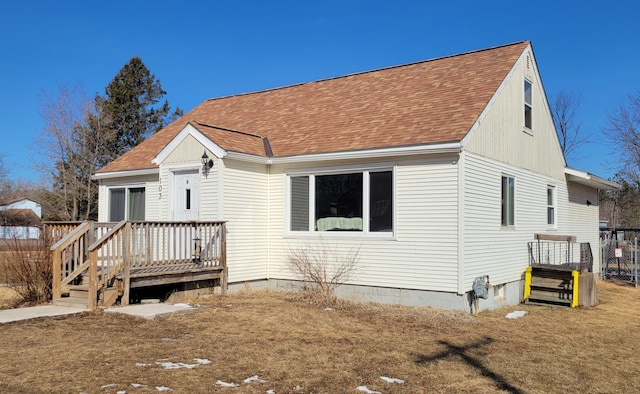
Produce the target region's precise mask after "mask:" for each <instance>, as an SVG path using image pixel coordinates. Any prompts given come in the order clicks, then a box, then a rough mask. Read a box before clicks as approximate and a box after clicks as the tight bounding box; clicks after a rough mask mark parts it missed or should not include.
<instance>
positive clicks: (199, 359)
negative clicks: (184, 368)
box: [193, 358, 211, 365]
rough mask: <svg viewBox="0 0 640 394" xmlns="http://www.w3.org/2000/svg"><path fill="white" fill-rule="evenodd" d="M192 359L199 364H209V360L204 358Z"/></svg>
mask: <svg viewBox="0 0 640 394" xmlns="http://www.w3.org/2000/svg"><path fill="white" fill-rule="evenodd" d="M193 361H195V362H196V363H198V364H200V365H206V364H211V360H207V359H206V358H194V359H193Z"/></svg>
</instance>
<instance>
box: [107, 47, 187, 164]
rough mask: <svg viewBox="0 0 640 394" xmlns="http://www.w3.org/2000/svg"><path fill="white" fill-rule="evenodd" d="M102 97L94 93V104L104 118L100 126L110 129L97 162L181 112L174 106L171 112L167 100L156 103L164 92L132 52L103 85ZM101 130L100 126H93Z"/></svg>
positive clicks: (157, 81)
mask: <svg viewBox="0 0 640 394" xmlns="http://www.w3.org/2000/svg"><path fill="white" fill-rule="evenodd" d="M105 93H106V97H99V96H98V97H96V103H95V107H96V109H98V111H99V112H100V115H99V116H100V117H102V119H105V120H107V121H106V124H104V125H103V127H106V128H107V129H108V130H110V133H109V134H110V136H111V137H110V138H109V140H110V141H109V143H108V144H107V145H106V146H107V148H108V149H107V155H108V157H106V158H105V159H104V160H101V163H100V164H103V165H104V164H106V162H108V161H110V160H112V159H114V158H116V157H118V156H120V155H121V154H123V153H124V152H126V151H128V150H130V149H131V148H133V147H134V146H136V145H138V144H139V143H141V142H142V141H144V140H145V139H146V138H148V137H149V136H150V135H152V134H154V133H156V132H157V131H159V130H160V129H162V128H163V127H164V126H166V125H167V124H168V123H170V122H171V121H173V120H174V119H176V118H178V117H179V116H182V110H181V109H180V108H177V109H176V110H175V111H174V112H173V113H172V114H171V115H169V113H170V106H169V102H168V101H166V100H165V101H164V102H163V103H161V104H159V103H160V100H161V98H162V97H163V96H164V95H165V94H166V92H165V91H164V90H163V89H162V86H161V84H160V81H159V80H158V79H156V77H155V76H154V75H153V74H151V72H150V71H149V69H148V68H147V67H146V66H145V65H144V63H143V62H142V60H141V59H140V58H139V57H137V56H134V57H132V58H131V60H129V62H128V63H127V64H125V65H124V67H122V68H121V69H120V71H119V72H118V74H116V76H115V77H114V78H113V80H112V81H111V82H110V83H109V84H108V85H107V87H106V89H105ZM94 131H95V132H98V133H100V132H104V129H101V130H94Z"/></svg>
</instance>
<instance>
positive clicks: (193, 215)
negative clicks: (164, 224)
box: [173, 170, 200, 222]
mask: <svg viewBox="0 0 640 394" xmlns="http://www.w3.org/2000/svg"><path fill="white" fill-rule="evenodd" d="M174 181H175V182H174V185H175V188H174V196H173V201H174V202H173V220H175V221H180V222H184V221H188V220H198V219H199V218H200V173H199V171H198V170H190V171H180V172H174Z"/></svg>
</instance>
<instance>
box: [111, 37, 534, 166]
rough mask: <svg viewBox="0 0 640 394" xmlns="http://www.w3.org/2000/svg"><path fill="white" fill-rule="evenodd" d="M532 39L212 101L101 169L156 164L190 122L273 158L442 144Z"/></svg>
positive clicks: (230, 146)
mask: <svg viewBox="0 0 640 394" xmlns="http://www.w3.org/2000/svg"><path fill="white" fill-rule="evenodd" d="M528 45H529V42H528V41H522V42H518V43H514V44H509V45H504V46H500V47H496V48H490V49H485V50H480V51H474V52H469V53H464V54H460V55H455V56H448V57H443V58H439V59H435V60H427V61H423V62H418V63H412V64H408V65H403V66H396V67H390V68H385V69H381V70H375V71H369V72H363V73H358V74H352V75H347V76H343V77H337V78H332V79H326V80H321V81H316V82H310V83H303V84H299V85H293V86H288V87H283V88H278V89H272V90H266V91H261V92H256V93H247V94H241V95H236V96H230V97H222V98H216V99H210V100H206V101H204V102H203V103H201V104H200V105H198V106H197V107H195V108H194V109H193V110H191V111H189V112H188V113H187V114H185V115H184V116H183V117H181V118H180V119H178V120H177V121H175V122H174V123H172V124H170V125H169V126H167V127H166V128H164V129H163V130H161V131H160V132H158V133H156V134H155V135H153V136H151V137H150V138H149V139H147V140H146V141H144V142H143V143H141V144H140V145H138V146H137V147H135V148H134V149H132V150H131V151H129V152H127V153H125V154H124V155H122V156H121V157H120V158H118V159H116V160H114V161H113V162H112V163H110V164H109V165H107V166H105V167H104V168H102V169H101V170H99V172H110V171H123V170H132V169H145V168H153V167H156V165H154V164H152V163H151V160H152V159H153V158H154V157H155V156H156V155H157V154H158V153H159V152H160V151H161V150H162V149H163V148H164V147H165V145H166V144H168V143H169V142H170V141H171V139H172V138H173V137H175V136H176V134H177V133H179V132H180V131H181V130H182V129H183V128H184V126H185V125H186V124H187V123H188V122H191V123H192V124H193V125H194V127H197V128H198V129H199V130H200V131H201V132H203V134H205V135H207V136H208V137H209V138H210V139H211V140H212V141H213V142H215V143H216V144H218V145H219V146H220V147H222V148H223V149H225V150H227V151H231V152H242V153H248V154H253V155H259V156H265V155H266V153H265V149H264V144H263V143H264V140H265V139H268V142H269V143H270V146H271V148H272V150H273V155H274V156H276V157H281V156H291V155H301V154H311V153H328V152H340V151H353V150H362V149H375V148H385V147H400V146H411V145H422V144H437V143H444V142H454V141H460V140H461V139H462V138H464V136H465V135H466V134H467V133H468V132H469V130H470V129H471V127H472V126H473V124H474V123H475V121H476V120H477V119H478V117H479V116H480V114H481V112H482V111H483V109H484V108H485V107H486V105H487V104H488V103H489V100H490V99H491V97H492V96H493V95H494V93H495V92H496V90H497V89H498V87H499V86H500V84H501V83H502V81H503V80H504V78H505V77H506V76H507V74H508V73H509V71H510V70H511V68H512V67H513V66H514V64H515V62H516V61H517V59H518V58H519V56H520V55H521V54H522V52H523V51H524V50H525V48H526V47H527V46H528Z"/></svg>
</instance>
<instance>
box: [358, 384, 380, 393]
mask: <svg viewBox="0 0 640 394" xmlns="http://www.w3.org/2000/svg"><path fill="white" fill-rule="evenodd" d="M356 390H358V391H362V392H364V393H367V394H382V393H381V392H379V391H372V390H369V388H368V387H367V386H358V387H356Z"/></svg>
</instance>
